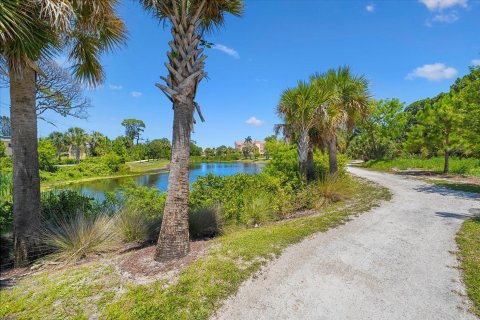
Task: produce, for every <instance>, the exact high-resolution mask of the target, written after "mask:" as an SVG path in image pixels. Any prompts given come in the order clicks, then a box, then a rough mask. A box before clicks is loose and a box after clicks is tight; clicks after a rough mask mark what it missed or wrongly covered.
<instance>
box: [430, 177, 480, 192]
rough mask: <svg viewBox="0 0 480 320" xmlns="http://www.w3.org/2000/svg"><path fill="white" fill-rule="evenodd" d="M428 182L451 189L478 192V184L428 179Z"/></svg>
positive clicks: (479, 188)
mask: <svg viewBox="0 0 480 320" xmlns="http://www.w3.org/2000/svg"><path fill="white" fill-rule="evenodd" d="M428 182H430V183H433V184H435V185H437V186H440V187H444V188H447V189H451V190H457V191H466V192H472V193H480V185H478V184H472V183H461V182H452V181H447V180H428Z"/></svg>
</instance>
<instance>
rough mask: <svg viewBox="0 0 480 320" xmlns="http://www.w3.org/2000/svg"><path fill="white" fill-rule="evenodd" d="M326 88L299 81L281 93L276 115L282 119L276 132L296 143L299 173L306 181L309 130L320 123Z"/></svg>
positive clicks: (326, 95) (326, 93)
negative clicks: (280, 131)
mask: <svg viewBox="0 0 480 320" xmlns="http://www.w3.org/2000/svg"><path fill="white" fill-rule="evenodd" d="M320 89H321V90H320ZM328 94H329V92H328V87H327V86H326V85H325V86H324V88H322V87H320V84H319V85H318V86H317V87H314V86H313V85H311V84H310V83H307V82H304V81H299V82H298V84H297V86H296V87H295V88H291V89H287V90H285V91H284V92H283V94H282V96H281V98H280V103H279V104H278V106H277V113H278V115H279V116H280V118H282V119H283V121H284V123H283V124H282V125H277V126H276V131H279V130H283V132H284V135H285V136H286V137H289V138H293V140H294V141H295V142H296V143H297V153H298V161H299V171H300V175H301V177H302V178H303V179H307V169H308V166H307V164H308V163H307V160H308V154H309V148H310V136H309V132H310V130H311V129H312V128H313V127H314V126H315V125H316V124H317V123H318V122H319V121H320V120H319V119H320V116H321V111H322V104H323V103H324V102H325V101H326V99H327V97H328Z"/></svg>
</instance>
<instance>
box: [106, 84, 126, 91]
mask: <svg viewBox="0 0 480 320" xmlns="http://www.w3.org/2000/svg"><path fill="white" fill-rule="evenodd" d="M108 88H110V90H122V89H123V87H122V86H121V85H118V84H109V85H108Z"/></svg>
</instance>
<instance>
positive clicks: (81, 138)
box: [65, 127, 88, 163]
mask: <svg viewBox="0 0 480 320" xmlns="http://www.w3.org/2000/svg"><path fill="white" fill-rule="evenodd" d="M65 137H66V141H67V143H68V144H69V145H70V147H71V148H73V150H75V159H76V161H77V163H80V153H81V151H82V149H83V148H85V146H86V144H87V140H88V135H87V134H86V132H85V130H83V129H82V128H78V127H75V128H70V129H68V131H67V133H66V134H65Z"/></svg>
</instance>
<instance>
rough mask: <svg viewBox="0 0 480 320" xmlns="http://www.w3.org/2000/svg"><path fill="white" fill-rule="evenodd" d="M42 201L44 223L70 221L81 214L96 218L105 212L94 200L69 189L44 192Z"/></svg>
mask: <svg viewBox="0 0 480 320" xmlns="http://www.w3.org/2000/svg"><path fill="white" fill-rule="evenodd" d="M41 201H42V218H43V220H44V221H54V220H65V221H68V220H71V219H74V218H75V217H76V216H77V215H79V214H82V215H84V216H85V217H87V218H94V217H95V216H97V215H98V214H100V213H101V212H102V211H103V206H102V204H101V203H99V202H97V201H96V200H95V199H94V198H92V197H89V196H86V195H84V194H81V193H79V192H77V191H75V190H69V189H65V190H53V191H45V192H42V197H41Z"/></svg>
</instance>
